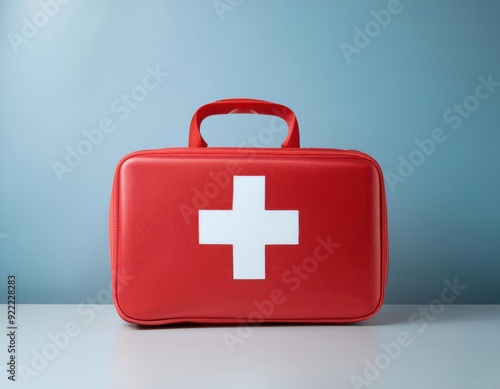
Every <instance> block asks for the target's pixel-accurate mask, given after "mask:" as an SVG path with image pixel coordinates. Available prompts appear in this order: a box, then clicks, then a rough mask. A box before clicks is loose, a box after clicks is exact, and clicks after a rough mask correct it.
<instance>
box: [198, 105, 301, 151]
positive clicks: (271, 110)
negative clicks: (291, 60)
mask: <svg viewBox="0 0 500 389" xmlns="http://www.w3.org/2000/svg"><path fill="white" fill-rule="evenodd" d="M233 113H256V114H261V115H274V116H277V117H280V118H281V119H283V120H284V121H285V122H286V124H287V125H288V135H287V137H286V139H285V141H284V142H283V143H282V144H281V147H287V148H289V147H300V139H299V124H298V123H297V118H296V117H295V114H294V113H293V111H292V110H291V109H290V108H288V107H286V106H284V105H281V104H276V103H271V102H269V101H265V100H255V99H224V100H218V101H215V102H213V103H209V104H205V105H203V106H201V107H200V108H198V110H197V111H196V112H195V113H194V115H193V119H192V120H191V126H190V128H189V147H207V142H205V140H204V139H203V137H202V136H201V133H200V125H201V122H202V121H203V120H204V119H206V118H207V117H209V116H212V115H225V114H233Z"/></svg>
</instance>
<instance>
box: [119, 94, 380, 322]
mask: <svg viewBox="0 0 500 389" xmlns="http://www.w3.org/2000/svg"><path fill="white" fill-rule="evenodd" d="M228 113H259V114H268V115H276V116H279V117H281V118H282V119H284V120H285V121H286V122H287V124H288V128H289V132H288V136H287V138H286V140H285V142H284V143H283V145H282V148H280V149H276V148H272V149H270V148H260V149H259V148H207V147H206V143H205V142H204V140H203V138H202V137H201V135H200V131H199V128H200V124H201V122H202V121H203V119H205V118H206V117H207V116H210V115H218V114H228ZM110 243H111V267H112V276H113V298H114V303H115V307H116V309H117V311H118V313H119V314H120V316H121V317H122V318H123V319H124V320H126V321H129V322H133V323H139V324H146V325H157V324H170V323H178V322H198V323H245V322H304V323H343V322H354V321H359V320H364V319H367V318H369V317H371V316H372V315H374V314H375V313H376V312H377V311H378V310H379V308H380V307H381V305H382V302H383V298H384V290H385V284H386V278H387V271H388V238H387V221H386V202H385V192H384V181H383V177H382V171H381V169H380V167H379V166H378V164H377V162H376V161H375V160H373V158H371V157H370V156H368V155H366V154H363V153H361V152H358V151H353V150H334V149H313V148H307V149H301V148H299V132H298V125H297V121H296V119H295V115H294V114H293V112H292V111H291V110H290V109H289V108H287V107H285V106H282V105H278V104H274V103H270V102H266V101H261V100H250V99H228V100H221V101H217V102H215V103H211V104H207V105H205V106H203V107H201V108H200V109H199V110H198V111H197V112H196V113H195V115H194V117H193V120H192V122H191V128H190V136H189V147H188V148H171V149H159V150H148V151H138V152H135V153H132V154H129V155H127V156H126V157H124V158H123V159H122V160H121V161H120V163H119V164H118V166H117V168H116V174H115V178H114V184H113V193H112V198H111V210H110Z"/></svg>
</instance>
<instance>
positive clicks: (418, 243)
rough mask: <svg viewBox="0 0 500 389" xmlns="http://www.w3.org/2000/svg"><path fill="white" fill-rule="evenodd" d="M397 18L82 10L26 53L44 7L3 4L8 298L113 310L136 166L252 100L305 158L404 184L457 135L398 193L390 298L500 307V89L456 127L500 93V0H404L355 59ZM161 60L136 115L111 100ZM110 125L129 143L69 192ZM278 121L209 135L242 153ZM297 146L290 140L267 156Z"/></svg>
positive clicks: (106, 145)
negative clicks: (16, 38)
mask: <svg viewBox="0 0 500 389" xmlns="http://www.w3.org/2000/svg"><path fill="white" fill-rule="evenodd" d="M47 1H48V0H45V2H47ZM237 3H238V2H237V1H234V2H233V4H237ZM386 8H387V1H356V2H348V1H340V0H339V1H320V0H317V1H306V0H302V1H298V0H280V1H278V0H274V1H269V0H243V1H242V2H241V3H240V4H239V5H235V6H234V7H233V9H232V10H231V11H227V12H226V13H225V14H224V15H223V19H224V20H221V18H220V17H219V15H218V14H217V12H216V10H215V9H214V6H213V2H212V0H191V1H185V0H182V1H181V0H178V1H118V0H115V1H87V2H84V1H78V0H71V1H69V3H68V4H66V5H61V6H60V9H59V10H58V12H57V14H55V15H54V16H53V17H50V18H49V20H48V22H47V24H46V25H45V26H44V27H42V28H40V29H39V31H38V33H37V34H36V36H34V37H33V38H31V39H29V42H28V43H27V44H21V45H20V46H19V47H18V48H19V51H18V53H15V51H14V49H13V46H12V45H11V43H10V41H9V35H8V34H9V33H15V34H21V29H22V26H23V18H28V19H29V20H32V18H33V16H34V15H36V13H37V12H39V11H40V5H39V3H37V2H36V1H14V0H11V1H2V2H1V3H0V37H1V40H0V131H1V132H0V274H1V279H0V287H1V288H2V290H3V291H5V290H6V285H5V284H6V278H7V274H8V273H12V272H13V273H16V274H17V276H18V296H19V302H22V303H81V302H85V301H86V300H87V299H89V298H90V299H91V298H95V297H96V295H97V294H98V293H99V291H102V290H103V289H105V288H107V286H108V283H109V280H110V269H109V249H108V235H107V233H108V229H107V225H108V224H107V217H108V215H107V212H108V203H109V196H110V189H111V183H112V179H113V173H114V168H115V166H116V164H117V162H118V160H119V159H120V158H121V157H122V156H123V155H125V154H127V153H129V152H131V151H135V150H140V149H148V148H160V147H173V146H186V145H187V132H188V126H189V122H190V119H191V116H192V114H193V113H194V111H195V110H196V109H197V108H198V107H199V106H200V105H202V104H205V103H207V102H210V101H213V100H217V99H220V98H226V97H235V96H236V97H254V98H261V99H267V100H272V101H276V102H280V103H282V104H285V105H288V106H289V107H291V108H292V109H293V110H294V111H295V113H296V114H297V117H298V119H299V124H300V128H301V139H302V145H303V146H304V147H332V148H346V149H350V148H352V149H358V150H361V151H364V152H366V153H369V154H371V155H372V156H373V157H375V158H376V159H377V160H378V161H379V163H380V165H381V166H382V169H383V170H384V172H385V173H386V174H387V172H393V173H397V169H398V164H399V161H398V157H399V156H403V157H404V158H408V156H409V155H410V153H411V152H412V151H413V150H414V149H415V148H416V146H415V144H414V141H415V139H423V138H427V137H429V136H430V134H431V133H432V130H433V129H434V128H436V127H441V128H443V130H444V131H445V133H446V134H447V137H448V138H447V140H446V141H445V142H444V143H442V144H439V145H437V148H436V150H435V152H434V153H433V154H432V155H430V156H429V157H427V158H426V160H425V162H424V163H423V164H422V165H421V166H418V167H417V168H416V170H415V172H414V173H413V174H412V175H411V176H410V177H408V178H407V179H406V181H405V182H403V183H398V184H396V186H395V191H394V192H393V191H391V190H390V188H389V187H387V190H388V191H387V201H388V206H389V227H390V254H391V265H390V276H389V282H388V288H387V298H386V302H387V303H429V302H430V301H431V300H432V299H434V298H439V296H440V292H441V290H442V289H443V280H445V279H449V280H452V279H454V278H455V277H458V280H459V283H461V284H465V285H467V286H468V289H467V290H466V291H465V292H463V294H462V296H460V301H458V300H457V302H460V303H500V207H499V199H500V174H499V162H498V161H499V159H498V150H499V146H500V125H499V123H500V109H499V108H500V88H498V87H497V88H498V89H497V90H496V91H495V92H494V93H492V94H491V96H490V97H489V98H487V99H486V100H484V101H481V102H480V105H479V108H478V109H477V110H475V111H474V112H472V113H471V116H470V117H469V118H468V119H467V120H464V121H463V123H462V124H461V126H460V128H458V129H457V130H453V129H451V126H450V124H449V123H445V122H444V121H443V118H442V116H443V113H444V112H445V111H446V110H447V109H449V108H450V107H452V106H453V104H454V103H459V104H460V103H462V102H463V100H464V99H465V98H467V96H469V95H471V94H473V93H474V90H475V88H476V86H477V85H478V77H479V76H484V77H487V76H488V75H489V74H492V77H493V79H494V80H496V81H500V23H499V20H500V3H498V2H496V1H452V0H446V1H444V0H443V1H439V2H436V1H430V0H429V1H413V2H408V1H403V2H402V3H401V6H400V7H399V8H398V9H401V12H400V13H398V14H393V15H392V18H391V21H390V22H389V23H388V24H387V26H385V27H383V28H381V29H380V31H379V33H378V35H376V34H375V35H376V36H374V37H373V38H372V39H371V41H370V42H369V44H368V45H367V46H366V47H365V48H363V49H361V51H360V52H359V53H357V54H353V55H352V57H351V62H350V63H348V62H347V61H346V58H345V57H344V55H343V53H342V50H341V48H340V44H341V42H346V43H348V44H351V45H352V44H354V35H355V30H354V29H355V27H356V26H357V27H359V28H361V29H363V28H364V27H365V26H367V23H369V22H370V21H373V20H374V17H373V15H372V14H370V11H379V10H382V9H386ZM42 21H43V20H42ZM372 26H373V23H372ZM157 64H160V67H161V69H163V70H165V71H167V72H168V73H169V75H168V76H167V77H166V78H165V80H164V81H163V82H162V83H161V84H160V85H159V86H158V88H156V89H154V90H152V91H150V92H149V94H148V96H147V98H146V99H145V100H144V101H142V102H141V103H140V104H139V106H138V107H137V109H135V110H134V111H133V112H131V114H130V115H129V116H128V117H127V118H126V119H124V120H121V119H120V118H119V117H118V115H117V114H116V113H113V112H112V111H111V108H110V104H111V102H112V101H113V100H115V99H117V98H120V95H121V94H122V93H129V92H130V90H131V89H132V88H133V87H134V86H136V85H139V84H140V83H141V80H142V78H143V77H144V76H145V74H146V71H145V68H146V67H147V66H148V65H149V66H151V67H153V68H154V67H156V65H157ZM105 117H108V118H110V119H111V120H112V121H113V123H114V124H115V125H116V129H115V131H114V132H112V133H111V134H107V135H105V137H104V140H103V141H102V143H101V144H100V145H99V146H97V147H95V148H94V150H93V151H92V153H91V154H90V155H89V156H87V157H85V158H84V160H83V162H82V163H81V165H80V166H78V167H77V168H76V169H75V170H74V171H73V172H71V173H68V174H65V175H64V176H63V177H64V180H63V182H59V181H58V179H57V177H56V175H55V173H54V171H53V169H52V166H51V164H52V163H53V162H54V161H60V162H63V160H64V157H65V155H66V147H67V146H71V147H75V146H76V144H77V143H78V142H79V141H81V140H82V139H84V137H83V135H82V131H83V130H85V129H87V130H88V129H91V128H94V127H96V126H97V125H98V123H99V121H100V120H101V119H102V118H105ZM268 124H269V118H268V117H254V116H252V117H250V116H237V117H236V116H233V117H231V118H229V117H225V118H216V119H210V120H207V122H206V123H205V126H204V134H205V135H206V139H207V140H208V142H209V144H211V145H219V146H222V145H233V146H236V145H239V144H240V143H241V142H243V141H245V140H246V139H247V138H248V137H249V136H255V135H258V134H259V131H260V130H261V129H262V128H264V127H266V126H268ZM281 141H282V138H281V137H280V136H279V134H278V135H277V136H276V137H275V138H274V139H273V141H272V142H270V143H268V144H266V145H265V146H273V147H276V146H278V145H279V144H280V143H281ZM1 295H2V299H3V300H2V301H3V302H5V298H4V296H5V293H4V292H2V293H1Z"/></svg>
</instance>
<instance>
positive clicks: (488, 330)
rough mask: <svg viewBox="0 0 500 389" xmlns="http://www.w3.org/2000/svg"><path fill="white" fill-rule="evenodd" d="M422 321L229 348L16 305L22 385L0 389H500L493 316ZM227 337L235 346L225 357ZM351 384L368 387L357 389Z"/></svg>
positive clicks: (460, 311) (281, 336)
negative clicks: (355, 381) (361, 381)
mask: <svg viewBox="0 0 500 389" xmlns="http://www.w3.org/2000/svg"><path fill="white" fill-rule="evenodd" d="M424 307H425V306H424ZM0 308H1V309H0V315H1V316H0V325H1V327H2V334H4V333H5V335H3V336H1V338H0V339H1V341H0V360H1V361H2V366H6V365H5V362H6V361H7V358H8V354H7V341H8V337H7V336H6V335H7V328H6V327H7V318H6V305H2V306H1V307H0ZM427 308H428V307H427ZM441 311H442V312H441ZM427 315H428V316H427V318H425V319H424V316H421V313H419V306H418V305H392V306H391V305H386V306H384V307H383V308H382V309H381V311H380V312H379V313H378V314H377V316H375V317H374V318H372V319H370V320H368V321H366V322H364V323H359V324H354V325H322V326H315V325H287V326H282V325H268V326H256V327H253V328H252V333H250V334H247V333H243V332H242V330H243V328H240V329H239V331H240V334H239V335H240V336H239V338H235V337H234V336H238V332H237V331H238V327H232V326H201V327H200V326H176V327H159V328H151V329H145V328H144V327H138V326H135V325H132V324H127V323H125V322H123V321H122V320H121V319H120V318H119V316H118V315H117V313H116V312H115V310H114V307H113V306H112V305H92V306H89V305H87V306H80V307H78V306H77V305H19V306H18V312H17V322H18V329H17V333H16V341H17V376H16V378H17V381H16V382H11V381H9V380H7V372H6V369H5V368H2V369H1V371H0V387H1V388H9V387H12V388H14V387H29V388H51V389H58V388H68V389H69V388H71V389H78V388H252V389H254V388H287V389H290V388H355V387H363V388H386V389H391V388H398V389H407V388H426V389H427V388H440V389H446V388H453V389H462V388H464V389H469V388H477V389H500V306H499V305H467V306H466V305H448V306H445V307H444V310H442V309H434V310H433V311H429V313H428V314H427ZM411 318H413V319H417V320H418V321H417V322H416V323H410V320H411ZM62 331H68V333H70V334H71V335H73V336H69V335H61V334H60V332H62ZM51 334H52V335H54V336H55V335H58V337H56V338H54V337H52V339H51V337H50V336H51ZM224 337H228V338H231V339H233V340H235V339H239V341H241V343H237V344H236V345H235V346H234V349H233V352H231V351H230V349H229V347H228V346H227V345H226V342H225V341H224ZM398 337H399V339H400V340H403V342H402V343H404V345H403V346H399V348H400V351H398V346H395V343H394V342H397V341H398ZM54 339H55V340H54ZM56 343H59V346H57V344H56ZM409 343H411V344H409ZM383 344H385V345H392V356H390V355H389V354H388V352H387V351H384V348H383ZM389 352H391V351H390V350H389ZM37 353H39V354H37ZM37 355H38V356H37ZM45 356H47V358H46V357H45ZM48 357H50V358H52V359H49V358H48ZM42 358H43V359H42ZM44 361H45V362H44ZM370 363H372V364H374V365H373V366H375V368H373V367H372V370H371V371H370V369H368V370H367V371H366V372H364V370H365V369H366V366H368V365H369V364H370ZM375 363H378V365H379V367H380V369H379V368H377V365H376V364H375ZM21 365H22V366H23V367H21ZM28 369H31V370H28ZM375 369H376V370H375ZM365 373H366V374H367V375H365ZM30 374H31V375H30ZM354 376H357V377H359V378H360V379H366V381H365V382H364V383H365V385H364V386H360V385H362V384H359V385H358V386H356V385H353V384H352V383H351V378H352V377H354Z"/></svg>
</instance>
